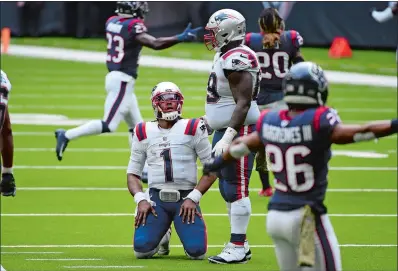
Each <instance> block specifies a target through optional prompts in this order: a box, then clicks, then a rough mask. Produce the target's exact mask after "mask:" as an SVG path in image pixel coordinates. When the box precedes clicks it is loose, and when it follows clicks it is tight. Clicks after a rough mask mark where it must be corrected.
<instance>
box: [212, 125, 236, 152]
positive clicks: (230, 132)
mask: <svg viewBox="0 0 398 271" xmlns="http://www.w3.org/2000/svg"><path fill="white" fill-rule="evenodd" d="M237 134H238V132H237V131H235V129H233V128H231V127H228V128H227V130H226V131H225V133H224V135H223V137H222V138H221V139H220V141H218V142H217V144H216V145H215V146H214V148H213V150H212V152H213V153H214V156H220V155H222V154H223V153H224V152H225V151H227V149H228V147H229V145H231V143H232V140H233V139H234V137H235V136H236V135H237Z"/></svg>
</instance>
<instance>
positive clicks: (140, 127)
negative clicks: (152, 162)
mask: <svg viewBox="0 0 398 271" xmlns="http://www.w3.org/2000/svg"><path fill="white" fill-rule="evenodd" d="M135 134H136V136H137V138H138V141H142V140H144V139H146V138H147V135H146V123H145V122H140V123H138V124H137V125H136V126H135Z"/></svg>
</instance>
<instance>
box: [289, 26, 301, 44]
mask: <svg viewBox="0 0 398 271" xmlns="http://www.w3.org/2000/svg"><path fill="white" fill-rule="evenodd" d="M289 34H290V39H291V41H292V43H293V45H294V47H296V48H300V47H301V46H302V45H303V44H304V39H303V37H302V36H301V35H300V33H299V32H297V31H296V30H290V31H289Z"/></svg>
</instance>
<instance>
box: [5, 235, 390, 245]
mask: <svg viewBox="0 0 398 271" xmlns="http://www.w3.org/2000/svg"><path fill="white" fill-rule="evenodd" d="M264 234H265V231H264ZM131 247H132V244H129V245H87V244H80V245H2V246H1V248H131ZM170 247H172V248H181V247H182V245H170ZM207 247H209V248H223V247H225V245H207ZM250 247H252V248H273V247H274V246H273V245H252V244H250ZM340 247H397V244H340Z"/></svg>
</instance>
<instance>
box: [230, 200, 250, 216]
mask: <svg viewBox="0 0 398 271" xmlns="http://www.w3.org/2000/svg"><path fill="white" fill-rule="evenodd" d="M251 213H252V205H251V202H250V199H249V198H243V199H240V200H237V201H234V202H232V203H231V215H235V216H248V215H250V214H251Z"/></svg>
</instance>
